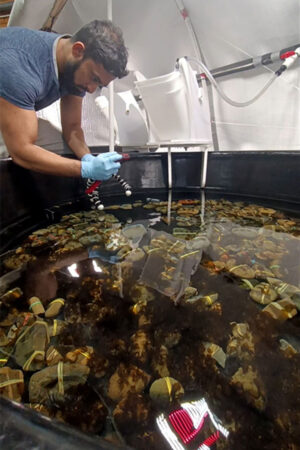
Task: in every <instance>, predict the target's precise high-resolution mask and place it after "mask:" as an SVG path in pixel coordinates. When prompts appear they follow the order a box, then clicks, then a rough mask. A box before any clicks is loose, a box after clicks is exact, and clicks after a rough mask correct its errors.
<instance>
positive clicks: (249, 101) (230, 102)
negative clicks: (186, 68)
mask: <svg viewBox="0 0 300 450" xmlns="http://www.w3.org/2000/svg"><path fill="white" fill-rule="evenodd" d="M187 60H188V61H192V62H195V63H196V64H198V65H199V66H200V67H201V69H202V70H203V72H204V73H205V75H206V76H207V78H208V79H209V81H210V82H211V84H212V85H213V86H214V88H215V89H216V91H217V92H218V93H219V94H220V96H221V97H222V98H223V100H225V102H227V103H229V104H230V105H232V106H237V107H238V108H241V107H244V106H249V105H251V104H252V103H254V102H255V101H256V100H257V99H258V98H259V97H261V96H262V95H263V93H264V92H265V91H266V90H267V89H268V87H269V86H271V84H272V83H273V81H274V80H275V79H276V78H277V75H276V73H274V74H273V75H272V77H271V78H270V80H269V81H268V82H267V83H266V85H265V86H264V87H263V88H262V89H261V90H260V91H259V92H258V93H257V94H256V95H255V97H253V98H252V99H250V100H248V101H247V102H236V101H234V100H231V99H230V98H229V97H227V95H226V94H224V92H223V91H222V90H221V88H220V87H219V86H218V84H217V82H216V80H215V79H214V77H213V76H212V74H211V73H210V71H209V70H208V68H207V67H206V66H205V65H204V64H203V63H202V62H201V61H198V59H196V58H191V57H188V58H187Z"/></svg>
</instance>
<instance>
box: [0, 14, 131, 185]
mask: <svg viewBox="0 0 300 450" xmlns="http://www.w3.org/2000/svg"><path fill="white" fill-rule="evenodd" d="M127 57H128V53H127V49H126V47H125V45H124V40H123V36H122V32H121V30H120V29H119V28H117V27H116V26H115V25H113V24H112V23H111V22H110V21H100V20H94V21H92V22H90V23H89V24H87V25H85V26H83V27H82V28H81V29H80V30H79V31H77V32H76V33H75V34H74V35H73V36H64V35H57V34H55V33H47V32H43V31H36V30H29V29H26V28H21V27H8V28H5V29H2V30H0V67H1V70H0V131H1V133H2V136H3V139H4V142H5V145H6V147H7V150H8V152H9V154H10V156H11V157H12V159H13V160H14V162H15V163H16V164H19V165H20V166H23V167H25V168H26V169H30V170H33V171H37V172H43V173H47V174H52V175H60V176H70V177H73V176H78V177H79V176H82V177H84V178H93V179H95V180H107V179H108V178H110V177H111V176H112V175H113V174H115V173H116V172H117V171H118V169H119V167H120V163H119V162H117V161H118V160H119V159H121V157H120V155H118V154H117V153H115V152H111V153H103V154H100V155H98V156H92V155H91V153H90V151H89V148H88V146H87V145H86V143H85V140H84V134H83V130H82V128H81V109H82V98H83V97H84V95H85V93H86V92H90V93H92V92H94V91H95V90H96V89H97V88H102V87H103V86H107V85H108V84H109V83H110V82H111V81H112V80H114V79H115V78H122V77H124V76H125V75H126V74H127V71H126V64H127ZM59 98H61V102H60V103H61V124H62V131H63V137H64V139H65V141H66V143H67V144H68V146H69V147H70V148H71V150H72V151H73V152H74V153H75V155H76V156H77V158H78V159H79V160H77V159H69V158H64V157H62V156H59V155H57V154H55V153H52V152H49V151H48V150H45V149H43V148H41V147H39V146H37V145H35V142H36V139H37V133H38V120H37V116H36V113H35V111H38V110H40V109H42V108H45V107H46V106H48V105H50V104H51V103H53V102H55V101H56V100H57V99H59Z"/></svg>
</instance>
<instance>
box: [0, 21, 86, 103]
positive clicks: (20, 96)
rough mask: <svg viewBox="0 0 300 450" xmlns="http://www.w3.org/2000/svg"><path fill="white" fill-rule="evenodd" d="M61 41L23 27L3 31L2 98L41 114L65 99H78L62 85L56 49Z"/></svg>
mask: <svg viewBox="0 0 300 450" xmlns="http://www.w3.org/2000/svg"><path fill="white" fill-rule="evenodd" d="M60 37H61V36H59V35H57V34H56V33H48V32H45V31H36V30H29V29H27V28H21V27H8V28H4V29H1V30H0V97H2V98H4V99H5V100H7V101H9V102H10V103H13V104H14V105H16V106H18V107H20V108H23V109H29V110H36V111H38V110H40V109H42V108H45V107H46V106H49V105H51V103H53V102H55V101H56V100H58V99H59V98H61V97H63V96H64V95H67V94H73V95H78V92H70V91H68V90H67V89H65V88H64V87H63V86H60V84H59V80H58V77H57V65H56V59H55V51H53V49H54V45H55V42H57V39H59V38H60ZM83 95H84V94H83ZM83 95H80V96H83Z"/></svg>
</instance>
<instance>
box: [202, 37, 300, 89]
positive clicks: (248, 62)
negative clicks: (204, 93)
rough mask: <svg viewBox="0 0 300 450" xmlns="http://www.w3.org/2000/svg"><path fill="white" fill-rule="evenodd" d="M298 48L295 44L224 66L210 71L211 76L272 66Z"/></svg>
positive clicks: (299, 45) (215, 76)
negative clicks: (261, 66)
mask: <svg viewBox="0 0 300 450" xmlns="http://www.w3.org/2000/svg"><path fill="white" fill-rule="evenodd" d="M298 47H300V44H295V45H292V46H290V47H287V48H284V49H282V50H280V51H279V52H273V53H266V54H264V55H262V56H258V57H256V58H248V59H244V60H242V61H239V62H236V63H233V64H228V65H226V66H221V67H218V68H216V69H213V70H211V71H210V72H211V74H212V75H213V77H214V78H217V77H222V76H225V75H230V74H233V73H238V72H243V71H245V70H250V69H254V68H255V67H257V66H258V65H263V66H266V65H268V64H272V63H274V62H276V61H280V57H281V55H283V54H284V53H286V52H290V51H294V50H296V48H298ZM200 79H201V75H197V80H198V81H200Z"/></svg>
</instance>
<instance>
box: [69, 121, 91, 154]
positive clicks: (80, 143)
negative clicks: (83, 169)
mask: <svg viewBox="0 0 300 450" xmlns="http://www.w3.org/2000/svg"><path fill="white" fill-rule="evenodd" d="M63 137H64V140H65V141H66V143H67V144H68V146H69V147H70V149H71V150H72V151H73V152H74V153H75V155H76V156H77V158H78V159H81V158H82V157H83V156H84V155H85V154H86V153H90V150H89V148H88V146H87V145H86V143H85V140H84V133H83V130H82V128H80V127H78V128H74V129H73V130H71V131H70V132H67V131H66V130H64V131H63Z"/></svg>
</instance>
